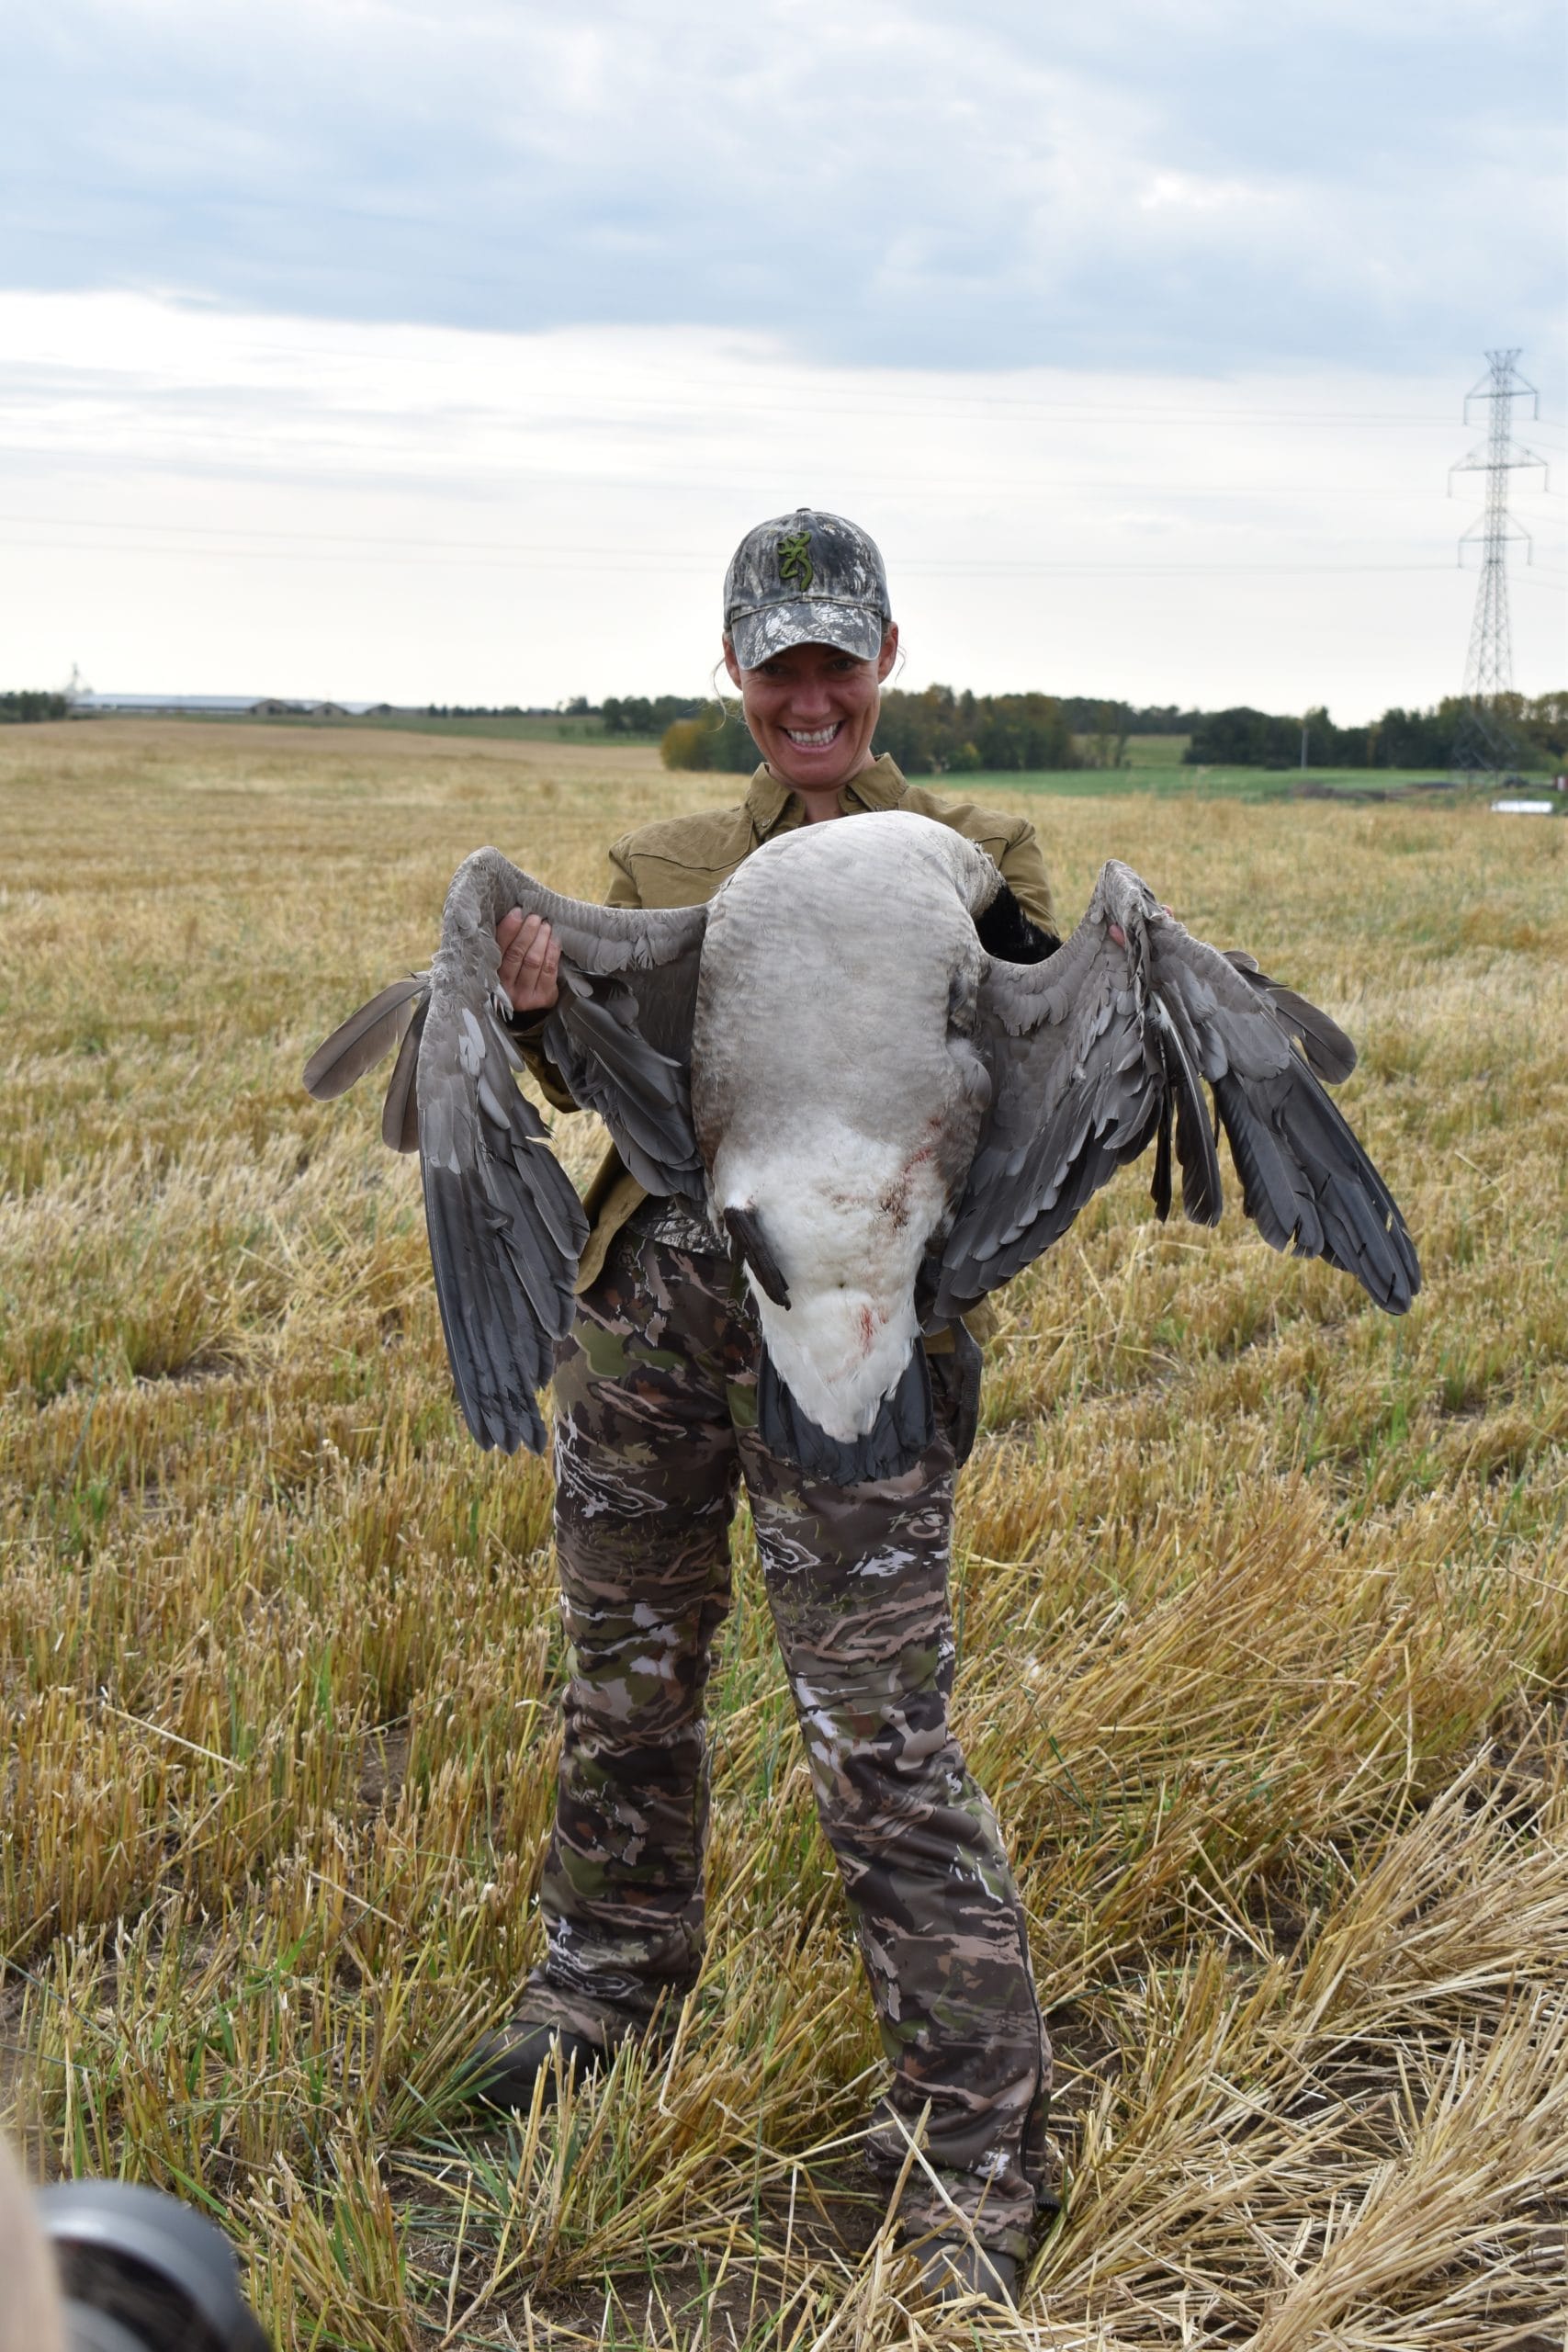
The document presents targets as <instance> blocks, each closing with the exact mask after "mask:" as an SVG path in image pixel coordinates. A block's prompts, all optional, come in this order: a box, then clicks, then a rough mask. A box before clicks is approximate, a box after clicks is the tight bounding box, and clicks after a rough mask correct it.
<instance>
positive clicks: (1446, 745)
mask: <svg viewBox="0 0 1568 2352" xmlns="http://www.w3.org/2000/svg"><path fill="white" fill-rule="evenodd" d="M1491 707H1492V709H1493V710H1494V712H1495V715H1496V717H1497V718H1500V719H1502V720H1503V721H1504V722H1505V724H1506V727H1507V729H1509V731H1511V732H1512V733H1513V734H1514V736H1515V737H1516V738H1517V741H1518V742H1519V745H1520V749H1521V751H1523V752H1527V753H1528V752H1542V753H1545V754H1546V755H1547V756H1548V757H1555V758H1561V757H1562V753H1563V752H1564V751H1565V750H1568V694H1561V693H1560V694H1550V695H1535V696H1534V697H1533V698H1532V697H1529V696H1527V695H1515V694H1510V695H1496V696H1495V697H1494V698H1493V701H1492V704H1491ZM1464 708H1465V704H1464V702H1463V700H1462V698H1461V697H1460V696H1459V695H1449V696H1448V697H1447V698H1446V699H1445V700H1444V701H1442V702H1439V703H1437V704H1435V705H1434V706H1433V707H1432V708H1431V709H1430V710H1401V709H1399V708H1398V707H1393V708H1392V709H1389V710H1385V711H1384V712H1383V715H1382V718H1374V719H1373V720H1372V721H1371V724H1370V725H1368V726H1366V727H1337V726H1336V725H1335V723H1334V721H1333V719H1332V718H1330V717H1329V715H1328V713H1327V711H1326V710H1309V711H1307V712H1305V713H1304V714H1302V715H1298V716H1292V717H1289V718H1280V717H1277V716H1275V715H1273V714H1272V713H1270V712H1269V711H1265V710H1252V709H1249V708H1248V707H1247V706H1246V705H1245V704H1243V705H1240V706H1238V707H1236V708H1235V709H1234V710H1214V711H1207V712H1201V713H1195V714H1194V718H1195V719H1196V724H1195V725H1194V726H1193V728H1192V730H1191V740H1190V742H1189V743H1188V746H1187V749H1186V751H1185V752H1183V753H1182V755H1181V756H1182V758H1183V760H1184V761H1185V762H1186V763H1187V765H1188V766H1189V767H1274V768H1284V767H1296V766H1299V765H1301V764H1302V763H1303V749H1304V752H1305V765H1307V766H1308V767H1314V768H1419V767H1438V768H1440V767H1444V766H1446V765H1447V763H1448V762H1449V760H1450V758H1451V756H1452V753H1453V747H1454V735H1455V731H1456V729H1457V728H1458V725H1459V720H1460V718H1461V713H1462V712H1463V710H1464ZM1303 736H1304V745H1303Z"/></svg>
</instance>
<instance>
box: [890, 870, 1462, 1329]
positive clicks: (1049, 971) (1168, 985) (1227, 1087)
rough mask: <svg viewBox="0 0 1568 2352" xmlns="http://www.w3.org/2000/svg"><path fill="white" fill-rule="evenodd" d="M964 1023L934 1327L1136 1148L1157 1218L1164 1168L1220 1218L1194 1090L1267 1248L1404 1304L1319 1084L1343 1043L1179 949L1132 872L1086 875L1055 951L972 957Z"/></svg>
mask: <svg viewBox="0 0 1568 2352" xmlns="http://www.w3.org/2000/svg"><path fill="white" fill-rule="evenodd" d="M974 1042H975V1045H976V1049H977V1050H978V1051H979V1053H980V1055H981V1057H982V1059H983V1060H984V1062H985V1063H986V1066H987V1071H988V1074H989V1076H990V1080H991V1088H992V1096H991V1103H990V1105H989V1107H988V1110H987V1115H986V1118H985V1121H984V1123H983V1125H982V1127H981V1132H980V1136H979V1141H978V1143H977V1145H976V1151H975V1156H974V1159H973V1160H972V1162H971V1165H970V1169H969V1173H968V1176H967V1179H966V1181H965V1185H964V1193H963V1196H962V1198H961V1200H960V1202H959V1204H958V1207H957V1210H956V1212H955V1215H954V1217H953V1224H952V1226H951V1227H950V1229H949V1232H948V1235H947V1238H946V1241H945V1243H944V1244H943V1247H942V1258H941V1264H940V1269H939V1271H938V1273H937V1279H936V1285H935V1302H934V1313H935V1314H936V1315H937V1316H938V1317H953V1315H956V1314H961V1313H962V1312H964V1309H965V1308H966V1307H968V1306H972V1305H974V1304H975V1303H976V1300H978V1299H979V1298H981V1297H983V1296H984V1295H986V1293H987V1292H988V1291H991V1290H994V1289H996V1288H997V1286H998V1284H999V1283H1004V1282H1006V1281H1008V1280H1009V1279H1010V1276H1011V1275H1013V1274H1015V1273H1017V1272H1019V1271H1020V1270H1021V1268H1022V1267H1024V1266H1026V1265H1029V1264H1030V1263H1032V1261H1033V1260H1034V1259H1035V1258H1037V1257H1039V1256H1040V1254H1041V1252H1042V1251H1043V1250H1047V1249H1049V1248H1050V1246H1051V1244H1052V1242H1053V1241H1055V1240H1057V1239H1058V1238H1060V1236H1061V1235H1062V1234H1063V1233H1065V1232H1066V1228H1067V1227H1068V1226H1069V1225H1070V1224H1071V1223H1072V1221H1073V1219H1074V1217H1075V1216H1077V1213H1078V1211H1079V1210H1080V1209H1081V1208H1082V1207H1083V1206H1084V1204H1085V1203H1086V1202H1087V1201H1089V1199H1090V1198H1091V1197H1092V1195H1093V1194H1094V1193H1096V1192H1098V1191H1099V1189H1100V1186H1101V1185H1102V1184H1104V1183H1106V1182H1108V1181H1109V1179H1110V1178H1111V1175H1112V1174H1113V1173H1114V1171H1115V1170H1116V1169H1117V1168H1118V1167H1120V1166H1122V1165H1123V1164H1124V1163H1125V1162H1126V1161H1128V1160H1130V1159H1136V1158H1137V1157H1138V1156H1139V1154H1140V1153H1142V1152H1143V1151H1145V1149H1146V1148H1148V1146H1149V1144H1150V1143H1151V1142H1152V1143H1154V1144H1155V1145H1156V1159H1155V1169H1154V1182H1153V1188H1152V1189H1153V1194H1154V1201H1155V1206H1156V1211H1157V1212H1158V1214H1159V1215H1160V1216H1165V1215H1167V1214H1168V1210H1169V1207H1170V1203H1171V1191H1172V1159H1173V1156H1174V1159H1176V1160H1177V1161H1178V1162H1179V1166H1180V1171H1181V1190H1182V1205H1183V1208H1184V1210H1185V1212H1186V1214H1187V1216H1189V1217H1190V1218H1192V1219H1193V1220H1194V1221H1195V1222H1197V1223H1200V1224H1207V1225H1212V1224H1214V1223H1215V1222H1217V1220H1218V1217H1219V1214H1220V1207H1221V1180H1220V1166H1219V1159H1218V1155H1217V1153H1216V1151H1215V1149H1214V1134H1215V1130H1214V1129H1213V1128H1212V1127H1211V1125H1210V1121H1209V1116H1208V1112H1207V1107H1206V1104H1205V1103H1204V1099H1203V1085H1204V1084H1205V1083H1206V1084H1207V1085H1208V1086H1209V1087H1210V1088H1211V1089H1212V1091H1213V1101H1214V1107H1215V1112H1216V1114H1217V1123H1218V1125H1219V1127H1222V1128H1223V1129H1224V1133H1225V1136H1226V1138H1227V1140H1228V1142H1229V1144H1230V1148H1231V1155H1232V1158H1233V1159H1234V1160H1235V1166H1236V1169H1237V1171H1238V1173H1239V1174H1240V1177H1241V1184H1242V1204H1243V1207H1244V1208H1245V1210H1246V1212H1247V1216H1249V1217H1251V1218H1252V1219H1253V1220H1254V1222H1255V1223H1256V1224H1257V1226H1258V1230H1259V1231H1260V1232H1261V1233H1262V1235H1263V1237H1264V1238H1265V1240H1267V1241H1268V1242H1269V1244H1270V1246H1271V1247H1272V1248H1274V1249H1276V1250H1287V1249H1289V1250H1294V1251H1295V1253H1296V1254H1297V1255H1298V1256H1303V1257H1320V1258H1326V1259H1327V1260H1328V1261H1329V1262H1330V1264H1332V1265H1335V1266H1337V1267H1340V1268H1341V1269H1342V1270H1343V1271H1344V1272H1348V1273H1351V1274H1354V1275H1355V1276H1356V1278H1357V1280H1358V1281H1359V1282H1360V1283H1362V1284H1363V1285H1364V1287H1365V1288H1366V1290H1367V1291H1368V1292H1369V1294H1370V1295H1371V1297H1372V1298H1374V1299H1375V1300H1376V1301H1377V1303H1378V1305H1379V1306H1383V1307H1386V1308H1387V1309H1388V1310H1389V1311H1390V1312H1391V1313H1393V1314H1400V1313H1403V1312H1404V1309H1405V1308H1406V1307H1407V1306H1409V1304H1410V1302H1411V1300H1412V1298H1413V1297H1414V1296H1415V1295H1416V1291H1417V1290H1418V1289H1419V1287H1420V1270H1419V1267H1418V1265H1417V1262H1416V1252H1415V1250H1414V1248H1413V1246H1412V1244H1411V1240H1410V1237H1409V1234H1408V1233H1407V1232H1406V1230H1405V1227H1404V1219H1403V1218H1402V1216H1400V1213H1399V1210H1398V1207H1397V1206H1396V1204H1395V1203H1394V1201H1393V1196H1392V1194H1391V1193H1390V1192H1389V1190H1388V1187H1387V1186H1386V1184H1385V1183H1384V1182H1383V1180H1382V1177H1381V1176H1380V1175H1379V1173H1378V1171H1377V1170H1376V1169H1375V1168H1374V1167H1373V1165H1372V1163H1371V1159H1369V1158H1368V1156H1367V1154H1366V1152H1365V1151H1364V1150H1363V1149H1362V1148H1361V1146H1360V1144H1359V1142H1358V1141H1357V1139H1356V1136H1354V1134H1353V1133H1352V1132H1351V1129H1350V1127H1349V1126H1348V1124H1347V1122H1346V1121H1345V1119H1344V1118H1343V1117H1342V1116H1341V1114H1340V1113H1339V1112H1338V1111H1337V1109H1336V1108H1335V1105H1334V1104H1333V1103H1332V1102H1331V1101H1330V1100H1329V1098H1328V1096H1327V1094H1326V1093H1325V1091H1324V1089H1323V1086H1322V1085H1321V1084H1320V1082H1319V1079H1318V1076H1317V1075H1316V1072H1317V1071H1319V1070H1321V1071H1322V1073H1323V1075H1324V1076H1326V1077H1340V1076H1343V1075H1345V1074H1346V1073H1347V1072H1348V1069H1350V1068H1352V1067H1353V1066H1354V1062H1355V1049H1354V1047H1353V1046H1351V1044H1350V1041H1349V1039H1348V1037H1346V1036H1345V1035H1344V1033H1343V1031H1341V1030H1339V1029H1338V1028H1337V1026H1336V1025H1335V1023H1333V1022H1331V1021H1330V1020H1329V1019H1328V1017H1327V1015H1326V1014H1325V1013H1322V1012H1318V1010H1317V1008H1316V1007H1315V1006H1313V1005H1309V1004H1308V1003H1307V1002H1306V1000H1305V999H1304V998H1302V997H1298V996H1296V995H1295V994H1294V993H1293V992H1292V990H1290V989H1282V988H1281V987H1280V984H1279V983H1278V982H1276V981H1273V980H1270V979H1269V978H1268V976H1267V975H1266V974H1263V973H1261V972H1260V971H1259V970H1258V967H1257V966H1256V964H1255V963H1254V962H1253V960H1252V958H1251V957H1250V956H1244V955H1240V954H1237V955H1236V956H1235V957H1234V958H1233V957H1231V956H1224V955H1222V954H1221V952H1220V951H1219V950H1218V949H1217V948H1213V947H1211V946H1209V945H1208V944H1206V943H1205V942H1204V941H1202V940H1200V939H1195V938H1194V937H1193V936H1192V934H1191V933H1190V932H1188V931H1187V930H1185V929H1184V928H1183V926H1182V925H1181V924H1180V923H1179V922H1177V921H1176V920H1175V918H1174V917H1173V916H1171V915H1168V914H1167V913H1166V911H1165V910H1164V909H1163V908H1162V907H1161V906H1160V905H1159V904H1158V903H1157V901H1156V899H1155V897H1154V894H1153V892H1152V891H1151V890H1149V889H1148V888H1147V887H1146V885H1145V884H1144V883H1143V882H1142V881H1140V879H1139V878H1138V876H1136V875H1135V874H1134V873H1133V872H1132V870H1131V869H1130V868H1129V867H1127V866H1125V865H1120V864H1119V863H1118V862H1116V861H1115V860H1112V861H1111V862H1110V863H1109V864H1107V865H1105V866H1104V867H1103V868H1102V870H1101V872H1100V879H1099V881H1098V883H1097V884H1096V886H1095V891H1094V896H1093V898H1092V899H1091V900H1090V902H1089V911H1088V912H1087V914H1086V915H1085V917H1084V919H1083V922H1081V923H1080V924H1079V925H1078V927H1077V931H1076V932H1074V933H1073V935H1072V937H1071V938H1070V939H1069V940H1067V941H1066V944H1065V945H1064V946H1062V947H1061V948H1060V949H1059V950H1058V951H1057V953H1056V954H1055V956H1049V957H1047V958H1046V959H1045V960H1044V961H1043V963H1038V964H1034V965H1015V964H1006V963H999V962H996V961H988V962H987V965H986V967H984V968H983V971H982V976H981V980H980V985H979V989H978V997H977V1005H976V1036H975V1040H974ZM1298 1046H1300V1048H1301V1050H1300V1051H1298V1050H1297V1047H1298ZM1173 1146H1174V1155H1173Z"/></svg>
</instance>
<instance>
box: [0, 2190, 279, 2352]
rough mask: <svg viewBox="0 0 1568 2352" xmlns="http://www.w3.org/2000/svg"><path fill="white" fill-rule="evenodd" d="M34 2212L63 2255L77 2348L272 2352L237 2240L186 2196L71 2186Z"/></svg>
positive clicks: (50, 2194)
mask: <svg viewBox="0 0 1568 2352" xmlns="http://www.w3.org/2000/svg"><path fill="white" fill-rule="evenodd" d="M34 2210H35V2211H36V2212H37V2215H38V2219H39V2226H40V2228H41V2229H42V2231H43V2234H44V2236H45V2237H46V2238H47V2239H48V2240H49V2242H50V2244H51V2246H52V2247H53V2249H54V2256H55V2263H56V2267H57V2268H58V2270H59V2274H60V2286H61V2292H62V2296H63V2298H64V2304H65V2341H66V2343H67V2345H68V2346H70V2352H268V2340H267V2337H266V2335H265V2333H264V2332H263V2329H262V2325H261V2323H260V2321H259V2320H258V2319H257V2318H256V2315H255V2313H254V2312H253V2311H252V2310H251V2308H250V2305H249V2304H248V2303H247V2302H246V2301H245V2299H244V2297H243V2295H242V2293H241V2292H240V2267H239V2265H238V2263H237V2262H236V2261H235V2259H234V2253H233V2249H232V2247H231V2245H230V2244H229V2241H228V2239H227V2238H226V2237H225V2236H224V2235H223V2233H222V2231H221V2230H220V2229H219V2228H218V2227H217V2225H216V2223H214V2222H209V2221H207V2220H205V2219H204V2217H203V2216H202V2215H201V2214H199V2213H197V2212H194V2211H192V2210H191V2208H190V2207H189V2206H188V2205H182V2204H181V2203H180V2201H179V2199H177V2198H175V2197H165V2196H164V2193H163V2192H162V2190H160V2189H156V2188H142V2187H141V2186H139V2185H138V2184H137V2183H135V2182H132V2181H127V2180H71V2181H62V2182H59V2183H57V2184H56V2185H55V2186H54V2187H52V2188H43V2189H40V2190H39V2193H38V2196H37V2198H36V2199H35V2200H34ZM3 2292H4V2287H3V2285H0V2293H3Z"/></svg>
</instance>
